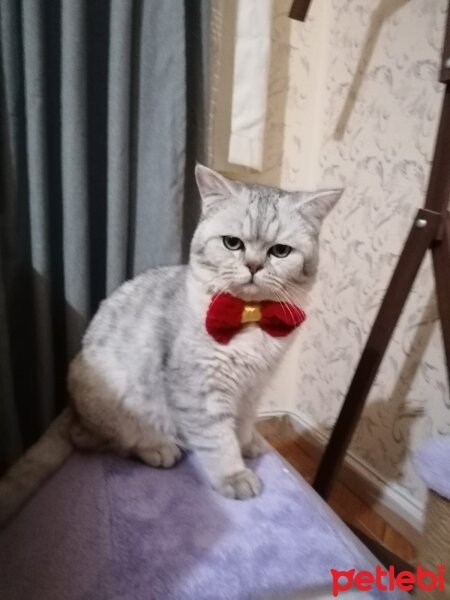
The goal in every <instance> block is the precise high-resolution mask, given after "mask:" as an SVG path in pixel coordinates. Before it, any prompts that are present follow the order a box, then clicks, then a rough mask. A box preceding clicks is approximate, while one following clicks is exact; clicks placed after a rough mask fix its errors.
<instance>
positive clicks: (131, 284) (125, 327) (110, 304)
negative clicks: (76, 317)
mask: <svg viewBox="0 0 450 600" xmlns="http://www.w3.org/2000/svg"><path fill="white" fill-rule="evenodd" d="M186 269H187V267H186V266H172V267H156V268H153V269H149V270H148V271H145V272H144V273H141V274H140V275H138V276H137V277H135V278H134V279H130V280H129V281H126V282H125V283H123V284H122V285H121V286H120V287H118V288H117V289H116V290H115V291H114V292H113V293H112V294H111V295H110V296H108V298H106V299H105V300H103V301H102V302H101V303H100V306H99V308H98V310H97V312H96V314H95V315H94V318H93V319H92V321H91V323H90V325H89V327H88V329H87V331H86V334H85V337H84V340H83V347H84V348H85V349H86V348H89V347H92V346H102V347H105V346H107V345H110V344H111V343H112V342H114V341H115V342H121V343H124V342H125V341H126V340H129V339H134V340H135V342H138V340H139V338H141V337H145V336H147V335H148V334H149V333H153V334H156V333H157V332H158V329H160V328H161V327H164V324H163V321H164V320H165V317H166V314H167V312H168V311H170V306H171V305H172V304H174V305H175V304H179V303H180V300H181V298H180V296H182V295H183V294H184V285H185V278H186Z"/></svg>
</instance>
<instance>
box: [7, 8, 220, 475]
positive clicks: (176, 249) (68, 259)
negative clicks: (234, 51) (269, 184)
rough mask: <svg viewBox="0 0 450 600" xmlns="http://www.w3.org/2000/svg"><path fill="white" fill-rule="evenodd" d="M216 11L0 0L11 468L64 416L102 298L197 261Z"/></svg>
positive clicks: (8, 448)
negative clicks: (132, 280)
mask: <svg viewBox="0 0 450 600" xmlns="http://www.w3.org/2000/svg"><path fill="white" fill-rule="evenodd" d="M208 4H209V3H208V2H207V0H186V1H183V0H172V1H171V2H161V1H160V0H145V1H143V0H127V1H124V0H53V1H52V2H48V1H46V0H0V28H1V41H0V53H1V56H0V60H1V63H0V64H1V70H0V119H1V122H0V125H1V130H0V134H1V141H0V144H1V165H0V166H1V171H0V394H1V395H0V470H4V469H5V468H6V467H7V466H8V465H9V464H10V463H11V462H12V461H13V460H14V459H15V458H17V457H18V455H19V454H20V453H21V452H22V451H23V449H24V448H26V447H27V446H28V445H29V444H30V443H32V442H33V441H34V440H35V439H36V438H37V437H38V436H39V434H40V433H41V432H42V431H43V429H44V428H45V427H46V426H47V425H48V423H49V422H50V421H51V419H52V418H53V417H54V415H55V414H56V413H57V412H58V411H59V410H60V409H61V408H62V407H63V406H64V404H65V401H66V397H65V376H66V369H67V364H68V361H69V360H70V358H71V357H72V356H73V355H74V354H75V353H76V351H77V350H78V348H79V344H80V339H81V336H82V334H83V332H84V329H85V327H86V325H87V323H88V322H89V319H90V318H91V316H92V314H93V312H95V310H96V308H97V306H98V303H99V302H100V301H101V299H102V298H104V297H105V295H106V294H109V293H110V292H111V291H113V290H114V289H115V288H116V287H117V286H118V285H120V283H122V282H123V281H124V280H125V279H126V278H129V277H132V276H134V275H135V274H137V273H139V272H141V271H143V270H144V269H147V268H149V267H151V266H155V265H159V264H175V263H179V262H181V261H183V260H185V259H186V256H187V254H186V253H187V248H188V243H189V239H190V236H191V233H192V228H193V225H194V222H195V217H196V216H197V214H198V197H197V193H196V191H195V188H194V186H193V185H192V183H193V173H191V171H192V170H193V169H192V168H193V165H194V163H195V160H201V159H202V158H203V141H204V136H203V132H204V126H203V120H204V112H203V107H204V104H205V103H204V93H205V90H206V87H207V86H206V81H205V79H206V73H207V69H206V68H205V65H204V62H205V60H206V59H207V54H208V48H207V46H208V43H207V40H208V32H207V30H208V26H209V7H208ZM194 79H195V81H194ZM192 123H195V131H194V132H193V131H192ZM189 131H191V133H192V135H191V136H190V135H189Z"/></svg>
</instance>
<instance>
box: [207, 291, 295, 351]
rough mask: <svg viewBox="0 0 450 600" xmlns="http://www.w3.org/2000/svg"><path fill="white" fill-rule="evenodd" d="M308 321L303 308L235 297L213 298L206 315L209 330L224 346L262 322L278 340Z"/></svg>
mask: <svg viewBox="0 0 450 600" xmlns="http://www.w3.org/2000/svg"><path fill="white" fill-rule="evenodd" d="M305 319H306V315H305V313H304V312H303V311H302V309H301V308H299V307H298V306H295V305H294V304H286V303H281V302H271V301H268V300H267V301H263V302H255V303H253V302H244V301H243V300H241V299H240V298H236V297H235V296H232V295H231V294H226V293H223V294H216V295H215V296H213V297H212V300H211V304H210V305H209V308H208V312H207V314H206V331H207V332H208V333H209V335H211V336H212V337H213V338H214V339H215V340H216V341H217V342H219V343H220V344H228V342H229V341H230V340H231V338H232V337H233V336H234V335H235V334H236V333H238V332H239V331H240V329H241V328H242V326H243V325H245V324H246V323H258V325H259V326H260V327H261V329H262V330H263V331H265V332H266V333H269V334H270V335H272V336H274V337H284V336H286V335H288V334H289V333H291V331H293V330H294V329H295V328H296V327H298V326H299V325H300V324H301V323H303V321H304V320H305Z"/></svg>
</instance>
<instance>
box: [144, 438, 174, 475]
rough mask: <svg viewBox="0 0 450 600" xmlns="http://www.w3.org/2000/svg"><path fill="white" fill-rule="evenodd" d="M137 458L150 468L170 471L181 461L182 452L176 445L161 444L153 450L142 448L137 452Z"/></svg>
mask: <svg viewBox="0 0 450 600" xmlns="http://www.w3.org/2000/svg"><path fill="white" fill-rule="evenodd" d="M137 454H138V456H139V458H140V459H141V460H142V461H144V462H145V463H146V464H147V465H150V466H151V467H157V468H160V469H170V467H173V466H174V465H176V464H177V462H178V461H179V460H180V459H181V456H182V452H181V450H180V449H179V448H178V446H177V445H176V444H169V443H167V444H161V445H159V446H155V447H153V448H142V449H139V450H138V452H137Z"/></svg>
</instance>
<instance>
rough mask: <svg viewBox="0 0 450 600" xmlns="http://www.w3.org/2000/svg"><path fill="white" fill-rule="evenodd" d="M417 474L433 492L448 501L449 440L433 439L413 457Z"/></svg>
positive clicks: (449, 474) (449, 483)
mask: <svg viewBox="0 0 450 600" xmlns="http://www.w3.org/2000/svg"><path fill="white" fill-rule="evenodd" d="M414 466H415V468H416V471H417V473H418V474H419V475H420V477H421V478H422V479H423V481H424V482H425V483H426V485H427V487H428V488H429V489H430V490H433V492H436V493H437V494H440V495H441V496H443V497H444V498H447V500H450V439H449V438H434V439H431V440H429V441H428V442H426V443H425V444H424V445H423V446H422V447H421V448H420V449H419V450H418V451H417V452H416V453H415V455H414Z"/></svg>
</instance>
